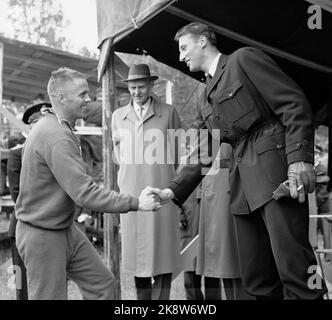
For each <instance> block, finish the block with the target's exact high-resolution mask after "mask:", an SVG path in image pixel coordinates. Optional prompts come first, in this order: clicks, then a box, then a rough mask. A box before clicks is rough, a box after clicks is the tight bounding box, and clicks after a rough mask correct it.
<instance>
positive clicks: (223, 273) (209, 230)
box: [196, 143, 240, 278]
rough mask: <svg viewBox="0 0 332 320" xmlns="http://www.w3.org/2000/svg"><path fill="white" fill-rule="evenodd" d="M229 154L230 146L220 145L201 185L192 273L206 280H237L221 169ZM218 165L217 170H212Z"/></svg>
mask: <svg viewBox="0 0 332 320" xmlns="http://www.w3.org/2000/svg"><path fill="white" fill-rule="evenodd" d="M231 151H232V149H231V146H230V145H228V144H225V143H222V144H221V146H220V149H219V152H218V154H217V157H216V160H215V162H214V164H213V166H212V168H211V170H210V171H209V173H210V174H208V175H206V177H205V178H204V179H203V182H202V194H201V208H200V222H199V243H198V255H197V265H196V273H198V274H202V275H204V276H206V277H214V278H238V277H240V267H239V257H238V251H237V243H236V236H235V226H234V222H233V216H232V214H231V212H230V206H229V197H230V196H229V169H228V168H222V167H223V165H222V163H223V162H224V160H225V159H226V161H227V159H229V157H230V154H231ZM219 163H221V165H220V168H219V170H218V169H215V168H216V167H218V165H217V164H219ZM213 173H215V174H213Z"/></svg>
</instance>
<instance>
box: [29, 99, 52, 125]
mask: <svg viewBox="0 0 332 320" xmlns="http://www.w3.org/2000/svg"><path fill="white" fill-rule="evenodd" d="M42 107H45V108H52V105H51V104H50V103H48V102H42V103H38V104H34V105H33V106H31V107H29V108H28V109H26V110H25V112H24V114H23V118H22V120H23V122H24V123H25V124H30V121H29V119H30V117H31V116H32V115H33V114H34V113H39V112H40V109H41V108H42Z"/></svg>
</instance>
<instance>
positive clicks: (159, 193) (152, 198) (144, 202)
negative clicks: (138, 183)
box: [138, 187, 174, 211]
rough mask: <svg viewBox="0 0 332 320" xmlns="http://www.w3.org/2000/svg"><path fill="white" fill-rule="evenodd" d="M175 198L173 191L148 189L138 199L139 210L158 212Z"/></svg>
mask: <svg viewBox="0 0 332 320" xmlns="http://www.w3.org/2000/svg"><path fill="white" fill-rule="evenodd" d="M173 198H174V193H173V191H172V190H171V189H163V190H161V189H159V188H151V187H146V188H145V189H144V190H143V191H142V192H141V194H140V196H139V198H138V210H139V211H157V210H159V209H160V208H161V207H162V206H163V205H164V204H166V203H167V202H169V201H170V200H172V199H173Z"/></svg>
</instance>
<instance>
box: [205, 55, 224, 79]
mask: <svg viewBox="0 0 332 320" xmlns="http://www.w3.org/2000/svg"><path fill="white" fill-rule="evenodd" d="M220 56H221V53H220V52H219V53H218V55H217V56H216V57H215V58H214V59H213V61H212V63H211V66H210V69H209V73H208V74H209V75H210V76H211V77H213V76H214V74H215V73H216V70H217V67H218V62H219V58H220Z"/></svg>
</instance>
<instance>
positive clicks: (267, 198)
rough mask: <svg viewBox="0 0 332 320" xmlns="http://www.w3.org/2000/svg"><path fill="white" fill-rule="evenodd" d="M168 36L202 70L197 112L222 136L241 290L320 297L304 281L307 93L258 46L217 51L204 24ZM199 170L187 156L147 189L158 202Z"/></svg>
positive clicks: (180, 191)
mask: <svg viewBox="0 0 332 320" xmlns="http://www.w3.org/2000/svg"><path fill="white" fill-rule="evenodd" d="M175 39H176V40H177V41H178V43H179V51H180V60H181V61H184V62H185V63H186V64H187V66H188V67H189V69H190V71H192V72H195V71H203V72H205V74H206V76H207V78H211V80H210V81H208V86H207V91H206V93H205V98H206V104H204V105H201V107H200V110H199V114H198V117H199V118H200V119H203V120H204V126H203V128H205V129H208V131H209V133H213V132H214V131H217V133H218V134H219V135H220V140H221V141H224V142H228V143H230V144H231V145H232V149H233V150H232V156H231V168H230V170H231V172H230V205H231V211H232V213H233V214H234V218H235V225H236V234H237V240H238V245H239V258H240V270H241V277H242V280H243V284H244V287H245V289H246V291H247V293H249V294H250V295H252V296H254V297H256V298H258V299H283V298H285V299H322V298H323V295H324V293H325V292H326V286H325V284H324V283H323V281H317V282H316V283H318V284H317V285H312V284H311V282H310V277H314V278H315V279H320V277H319V275H318V274H317V272H316V273H315V271H316V270H317V262H316V259H315V255H314V253H313V250H312V248H311V246H310V243H309V239H308V233H309V232H308V226H309V216H308V206H307V201H306V199H305V197H306V194H307V193H308V192H312V191H313V189H314V180H315V179H314V170H313V137H314V131H313V121H312V114H311V109H310V105H309V103H308V100H307V99H306V97H305V95H304V93H303V92H302V91H301V89H300V88H299V87H298V86H297V84H296V83H295V82H294V81H293V80H292V79H290V78H289V77H288V76H287V75H286V74H285V73H283V72H282V70H281V69H280V68H279V67H278V66H277V64H276V63H275V62H274V61H273V60H272V59H271V58H270V57H269V56H268V55H266V54H265V53H264V52H262V51H261V50H258V49H255V48H249V47H246V48H241V49H239V50H236V51H235V52H234V53H232V54H231V55H229V56H227V55H225V54H222V53H221V52H220V51H219V50H218V48H217V47H216V42H217V41H216V35H215V33H214V31H213V30H212V29H211V28H210V27H209V26H207V25H204V24H202V23H198V22H193V23H191V24H189V25H187V26H185V27H183V28H181V29H180V30H179V31H178V32H177V34H176V36H175ZM217 133H215V134H217ZM205 165H206V164H205ZM202 169H203V163H200V164H197V165H194V164H192V165H188V166H186V167H185V168H183V170H182V171H181V174H180V175H179V176H177V177H176V178H175V179H174V180H173V181H172V182H171V183H170V184H169V186H168V188H166V189H164V190H157V188H156V189H155V190H152V191H153V192H155V193H157V194H159V196H160V198H161V199H162V200H163V202H164V203H167V201H169V200H170V199H177V201H179V202H182V201H184V200H185V199H186V198H187V197H188V195H189V194H190V193H191V192H192V190H194V188H195V187H196V185H197V184H198V183H199V182H200V180H201V179H202V178H203V172H202ZM287 179H288V180H289V193H290V196H286V197H282V198H280V199H279V200H275V199H274V198H273V197H272V194H273V192H274V191H275V190H276V189H277V188H278V187H279V185H280V184H281V183H283V182H284V181H285V180H287ZM312 270H314V274H313V271H312Z"/></svg>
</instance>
